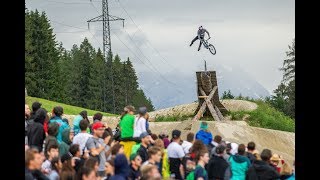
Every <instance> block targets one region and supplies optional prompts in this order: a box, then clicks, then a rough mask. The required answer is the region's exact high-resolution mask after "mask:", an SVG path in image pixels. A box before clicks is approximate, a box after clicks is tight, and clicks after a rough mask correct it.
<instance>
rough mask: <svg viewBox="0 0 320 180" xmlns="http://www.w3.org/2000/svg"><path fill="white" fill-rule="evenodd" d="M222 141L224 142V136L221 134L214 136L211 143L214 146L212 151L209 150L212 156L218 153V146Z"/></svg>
mask: <svg viewBox="0 0 320 180" xmlns="http://www.w3.org/2000/svg"><path fill="white" fill-rule="evenodd" d="M221 142H222V137H221V136H219V135H216V136H214V138H213V141H212V142H211V144H212V145H213V146H212V149H211V151H209V152H210V154H209V155H210V157H211V155H214V156H216V155H217V154H216V147H217V146H219V145H220V144H221Z"/></svg>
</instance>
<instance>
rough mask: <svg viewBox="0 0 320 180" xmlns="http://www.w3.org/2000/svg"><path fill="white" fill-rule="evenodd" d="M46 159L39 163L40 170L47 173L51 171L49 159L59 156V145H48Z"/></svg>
mask: <svg viewBox="0 0 320 180" xmlns="http://www.w3.org/2000/svg"><path fill="white" fill-rule="evenodd" d="M47 154H48V159H47V160H45V161H44V162H43V163H42V165H41V171H42V172H43V173H44V174H45V175H48V174H49V173H50V172H51V161H52V159H53V158H55V157H59V147H58V146H57V145H56V144H53V145H51V146H49V147H48V151H47Z"/></svg>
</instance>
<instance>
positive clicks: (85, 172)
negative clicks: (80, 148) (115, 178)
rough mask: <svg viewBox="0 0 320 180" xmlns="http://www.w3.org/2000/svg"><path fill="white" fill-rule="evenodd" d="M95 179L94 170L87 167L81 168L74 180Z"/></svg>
mask: <svg viewBox="0 0 320 180" xmlns="http://www.w3.org/2000/svg"><path fill="white" fill-rule="evenodd" d="M94 179H97V176H96V173H95V171H94V169H92V168H88V167H82V168H81V169H80V171H79V173H78V174H77V178H76V180H94Z"/></svg>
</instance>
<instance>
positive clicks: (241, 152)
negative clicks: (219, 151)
mask: <svg viewBox="0 0 320 180" xmlns="http://www.w3.org/2000/svg"><path fill="white" fill-rule="evenodd" d="M245 152H246V146H245V145H244V144H239V146H238V154H239V155H244V153H245Z"/></svg>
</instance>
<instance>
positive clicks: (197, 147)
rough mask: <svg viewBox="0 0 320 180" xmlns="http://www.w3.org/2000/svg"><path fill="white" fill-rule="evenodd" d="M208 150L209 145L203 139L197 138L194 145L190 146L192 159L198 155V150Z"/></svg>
mask: <svg viewBox="0 0 320 180" xmlns="http://www.w3.org/2000/svg"><path fill="white" fill-rule="evenodd" d="M205 150H208V149H207V146H206V145H204V144H203V142H202V141H201V140H195V141H194V143H193V145H192V146H191V148H190V151H189V152H190V156H191V158H192V159H195V157H196V153H197V152H198V151H205Z"/></svg>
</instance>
